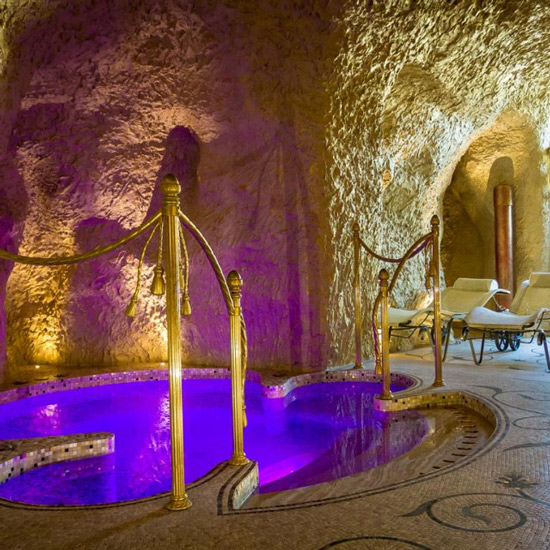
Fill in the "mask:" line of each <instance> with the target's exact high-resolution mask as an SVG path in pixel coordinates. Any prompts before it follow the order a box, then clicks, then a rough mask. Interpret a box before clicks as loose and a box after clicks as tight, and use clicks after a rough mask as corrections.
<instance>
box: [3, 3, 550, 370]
mask: <svg viewBox="0 0 550 550" xmlns="http://www.w3.org/2000/svg"><path fill="white" fill-rule="evenodd" d="M16 4H17V6H16V5H15V4H14V3H8V4H5V5H4V6H2V7H0V26H1V28H2V33H3V34H2V37H1V40H0V50H1V52H2V58H1V60H0V61H1V62H2V71H1V73H0V101H1V103H0V118H1V122H2V127H1V130H0V134H1V137H0V162H1V163H2V167H3V168H4V169H3V170H2V172H1V174H0V189H2V190H3V193H5V195H2V196H1V197H0V199H1V202H2V211H1V214H2V219H1V223H2V227H4V226H5V227H7V228H9V232H8V233H7V235H9V236H8V237H7V238H8V240H9V243H8V244H9V245H10V246H12V247H13V248H14V249H18V250H19V251H20V252H21V253H25V254H30V255H38V254H40V255H52V254H71V253H75V252H79V251H85V250H89V249H91V248H93V247H94V246H96V245H98V244H100V243H105V242H106V241H112V240H115V239H116V238H118V237H120V236H121V235H123V234H124V233H125V232H126V231H128V230H130V229H131V228H134V227H136V226H137V225H139V224H140V223H141V222H142V220H143V219H144V218H145V217H146V216H147V215H148V213H150V212H151V211H152V210H154V208H155V206H157V205H158V204H159V194H158V184H159V182H160V180H161V178H162V176H163V175H164V174H165V173H166V172H168V171H170V172H174V173H176V175H177V176H178V177H179V178H180V180H181V183H182V186H183V192H182V201H183V209H184V210H185V212H186V213H188V215H189V216H190V217H191V218H192V219H193V220H194V221H195V222H196V224H197V225H198V226H199V227H200V229H201V230H202V231H203V233H204V234H205V236H206V237H207V238H208V240H209V241H210V243H211V245H212V247H213V248H214V250H215V251H216V252H217V254H218V256H219V259H220V263H221V264H222V266H223V268H224V269H225V271H226V272H228V271H229V270H230V269H238V270H240V271H241V273H242V276H243V278H244V281H245V286H244V292H245V295H244V299H243V303H244V308H245V315H246V318H247V324H248V327H249V343H250V362H251V365H252V366H253V367H255V368H260V369H261V368H266V367H271V368H278V369H284V370H292V369H303V368H310V369H321V368H324V367H325V366H326V365H327V364H335V363H343V362H347V361H349V360H351V358H352V342H353V330H352V326H351V320H352V317H353V309H352V294H351V280H352V279H351V275H352V274H351V267H352V250H351V247H350V236H351V227H352V224H353V222H354V221H355V220H358V221H359V222H360V225H361V229H362V232H363V235H364V238H365V240H366V241H368V243H369V244H370V245H372V246H374V247H375V248H377V250H379V251H380V252H381V253H384V254H388V255H399V254H401V253H402V252H403V251H404V250H405V248H406V247H407V246H408V245H409V244H410V243H411V242H412V241H413V240H414V239H415V238H417V237H418V236H419V235H421V234H422V233H424V232H426V231H428V229H429V220H430V217H431V216H432V214H433V213H436V212H440V213H441V211H442V209H441V205H442V202H443V200H442V197H443V194H444V192H445V189H446V187H447V186H448V185H449V184H450V182H451V178H452V175H453V172H454V169H455V167H456V166H457V163H458V162H459V160H460V158H461V157H462V155H463V154H464V153H465V152H466V151H467V150H468V148H469V146H470V145H471V144H472V143H474V141H475V140H476V139H477V138H478V137H479V136H481V135H482V134H483V133H484V132H485V131H486V130H487V129H489V128H492V127H493V126H494V125H495V121H497V119H498V117H499V116H500V115H501V114H502V113H504V112H507V111H509V110H514V111H515V112H517V113H520V114H521V116H524V117H526V119H528V121H529V126H530V128H531V134H530V136H531V137H530V139H529V142H528V143H527V142H525V147H524V148H525V151H526V153H525V154H526V155H527V156H526V157H525V162H526V163H527V164H529V163H531V162H532V161H533V162H538V159H539V158H540V157H539V155H540V151H541V150H544V149H546V148H547V147H548V145H550V123H549V120H548V112H550V111H549V110H548V92H547V89H546V82H547V75H546V72H545V69H544V67H542V66H541V63H540V56H541V55H543V54H544V53H545V48H544V47H545V44H546V43H547V40H548V34H549V32H550V30H549V29H550V10H549V8H547V7H546V6H545V5H544V3H542V2H537V1H527V0H523V1H520V2H516V3H514V4H513V6H511V5H510V3H508V2H505V1H504V0H502V1H497V0H495V1H493V2H484V3H482V4H480V3H472V2H467V1H462V2H461V1H458V2H454V3H453V4H452V5H449V6H445V7H440V6H438V5H436V4H435V3H433V2H427V1H426V2H424V1H412V0H396V1H387V2H380V1H377V0H375V1H369V2H363V1H361V2H359V1H352V0H347V1H345V2H332V1H329V0H324V1H322V0H319V1H311V2H292V1H290V0H287V1H283V2H281V1H276V0H271V1H270V0H262V1H260V2H248V1H245V0H225V1H224V2H215V1H213V0H212V1H199V2H191V1H176V0H164V1H162V2H157V1H153V0H141V1H138V0H113V1H110V2H107V1H106V0H95V1H93V2H89V3H82V2H76V1H70V0H21V1H19V2H17V3H16ZM518 116H520V115H518ZM495 154H496V153H495ZM537 166H538V165H537ZM525 170H532V173H533V174H534V173H535V172H536V170H538V168H536V169H535V168H527V167H526V168H525ZM459 172H460V171H459ZM459 172H457V176H456V178H459V175H458V174H459ZM456 178H455V179H456ZM539 185H541V186H542V182H541V181H539ZM451 194H452V193H451ZM448 196H451V195H448ZM4 197H5V198H4ZM542 202H543V204H544V205H545V206H544V208H546V209H548V204H547V199H546V198H544V199H543V201H542ZM151 205H153V206H151ZM464 208H466V206H464ZM449 223H450V222H449ZM537 223H539V222H537ZM540 223H546V222H545V218H544V217H541V218H540ZM541 229H542V228H541ZM548 249H549V246H548V243H546V242H544V243H542V244H541V253H543V254H546V256H548ZM189 251H190V255H191V260H192V263H191V274H190V293H191V300H192V306H193V315H192V316H191V317H190V318H189V319H185V320H184V321H183V323H182V328H183V331H184V346H185V347H184V357H185V360H186V361H187V362H190V363H201V364H226V363H227V362H228V327H227V319H226V314H225V312H224V308H223V303H222V301H221V298H220V296H219V292H218V290H217V288H216V282H215V279H214V277H213V275H212V273H211V271H210V270H209V268H208V266H207V264H206V261H205V258H204V257H202V256H201V255H200V253H199V250H198V248H197V246H196V245H195V244H194V243H193V242H192V241H191V240H190V241H189ZM139 253H140V245H139V243H137V244H134V245H132V246H131V247H130V249H128V250H126V251H124V252H117V253H113V254H112V255H111V256H110V257H108V258H107V259H105V260H97V261H93V262H91V263H90V264H87V265H86V266H83V267H82V268H78V269H75V268H73V267H71V268H56V269H55V270H51V269H43V268H32V269H29V268H24V267H21V266H16V267H15V268H13V271H10V270H11V266H7V265H6V264H5V263H3V264H2V266H0V267H1V269H2V270H3V271H2V276H1V277H0V283H4V284H0V287H1V288H0V292H5V311H6V315H7V331H6V342H7V344H4V343H3V344H2V345H3V346H4V347H1V346H0V354H1V353H2V350H3V349H4V350H5V349H6V345H7V357H8V365H9V366H10V367H11V368H13V369H14V372H16V367H17V365H19V364H23V363H33V362H53V363H59V364H72V365H90V364H103V365H105V364H113V363H125V362H135V361H158V360H160V359H163V358H164V356H165V355H164V354H165V352H164V342H165V338H166V335H165V328H164V325H163V303H162V299H159V298H157V297H152V296H150V295H149V293H148V289H147V286H148V283H144V288H143V289H142V296H141V299H140V303H139V306H138V314H137V315H136V317H135V318H134V319H131V320H130V319H128V318H126V317H125V316H124V310H125V307H126V305H127V303H128V301H129V299H130V296H131V293H132V292H133V288H134V284H135V275H136V268H137V257H138V256H139ZM518 262H520V264H521V265H522V266H525V267H522V269H530V267H528V266H531V265H533V259H524V258H519V259H518ZM522 262H523V263H522ZM153 264H154V257H153V256H151V257H148V258H147V261H146V266H145V269H144V281H150V279H151V274H152V268H153ZM380 267H381V266H380V265H379V264H378V263H377V262H373V261H370V260H365V263H364V280H365V288H366V292H365V295H366V297H367V296H370V297H372V295H373V292H374V288H375V279H376V273H377V272H378V269H379V268H380ZM6 281H7V283H6ZM423 286H424V285H423V266H422V262H421V261H420V260H418V261H416V263H415V264H413V266H412V267H411V268H410V269H408V270H407V271H406V272H405V274H404V276H403V278H402V279H401V281H400V282H399V284H398V285H397V287H396V293H395V299H396V300H397V302H398V303H401V304H402V305H405V304H407V305H410V304H412V303H414V302H417V301H419V300H422V299H424V297H425V296H424V294H425V292H424V291H423ZM365 322H367V313H365ZM0 329H2V319H1V318H0ZM369 346H370V344H369V342H368V336H365V349H366V352H367V353H369V350H370V347H369Z"/></svg>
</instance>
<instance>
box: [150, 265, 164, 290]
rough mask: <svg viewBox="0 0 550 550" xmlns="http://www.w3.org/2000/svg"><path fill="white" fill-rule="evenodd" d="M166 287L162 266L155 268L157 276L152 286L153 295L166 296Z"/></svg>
mask: <svg viewBox="0 0 550 550" xmlns="http://www.w3.org/2000/svg"><path fill="white" fill-rule="evenodd" d="M165 287H166V285H165V284H164V269H163V268H162V266H160V265H157V266H155V275H154V277H153V283H152V284H151V293H152V294H155V295H157V296H160V295H162V294H164V290H165Z"/></svg>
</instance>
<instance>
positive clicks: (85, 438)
mask: <svg viewBox="0 0 550 550" xmlns="http://www.w3.org/2000/svg"><path fill="white" fill-rule="evenodd" d="M1 443H2V444H3V445H4V446H5V447H6V448H5V449H3V448H2V447H0V484H1V483H4V482H6V481H8V480H10V479H13V478H14V477H17V476H20V475H22V474H24V473H25V472H27V471H29V470H33V469H35V468H40V467H42V466H47V465H49V464H54V463H56V462H64V461H67V460H78V459H82V458H92V457H96V456H104V455H108V454H111V453H113V452H114V450H115V435H114V434H113V433H109V432H95V433H80V434H70V435H55V436H49V437H29V438H24V439H3V440H1Z"/></svg>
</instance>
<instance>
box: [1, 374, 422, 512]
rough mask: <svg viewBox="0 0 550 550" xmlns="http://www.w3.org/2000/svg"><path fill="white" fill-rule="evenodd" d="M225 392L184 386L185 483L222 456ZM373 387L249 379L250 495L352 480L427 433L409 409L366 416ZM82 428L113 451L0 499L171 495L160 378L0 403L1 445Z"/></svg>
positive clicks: (57, 469)
mask: <svg viewBox="0 0 550 550" xmlns="http://www.w3.org/2000/svg"><path fill="white" fill-rule="evenodd" d="M230 385H231V382H230V380H228V379H219V378H216V379H188V380H184V382H183V402H184V436H185V447H184V448H185V475H186V482H188V483H189V482H191V481H194V480H197V479H198V478H200V477H201V476H203V475H204V474H206V473H207V472H208V471H209V470H211V469H212V468H213V467H214V466H216V465H217V464H219V463H220V462H222V461H223V460H226V459H228V458H230V457H231V452H232V439H231V438H232V432H231V428H232V424H231V388H230ZM380 389H381V388H380V384H377V383H372V382H331V383H321V384H311V385H307V386H301V387H298V388H295V389H294V390H292V391H291V392H290V393H289V394H288V395H287V396H286V397H281V398H276V399H273V398H266V397H263V396H262V391H261V385H260V384H258V383H254V382H247V387H246V405H247V416H248V427H247V428H246V429H245V452H246V453H247V455H248V456H249V457H250V458H252V459H254V460H256V461H257V462H258V465H259V472H260V474H259V475H260V491H262V492H264V491H278V490H286V489H292V488H296V487H301V486H307V485H312V484H315V483H321V482H325V481H330V480H333V479H337V478H340V477H344V476H348V475H352V474H356V473H359V472H361V471H364V470H367V469H370V468H374V467H376V466H377V465H380V464H383V463H386V462H388V461H390V460H392V459H394V458H396V457H397V456H400V455H402V454H403V453H406V452H407V451H409V450H410V449H412V448H413V447H414V446H415V445H416V444H417V443H419V442H420V441H421V439H422V438H423V437H424V435H425V434H426V433H427V423H426V420H425V418H424V417H423V416H422V415H421V414H420V413H418V412H416V411H404V412H400V413H399V414H398V415H388V414H387V413H386V414H384V415H377V414H376V413H373V410H372V400H373V396H374V395H377V394H379V393H380ZM400 389H403V388H402V387H399V386H392V390H393V391H398V390H400ZM83 432H112V433H114V434H115V452H114V453H113V454H111V455H106V456H100V457H94V458H87V459H82V460H74V461H71V462H61V463H56V464H51V465H48V466H44V467H41V468H37V469H35V470H32V471H29V472H27V473H25V474H23V475H21V476H19V477H15V478H13V479H11V480H10V481H7V482H5V483H4V484H2V485H0V497H1V498H5V499H9V500H14V501H18V502H24V503H28V504H37V505H51V506H59V505H67V506H74V505H90V504H105V503H112V502H120V501H125V500H131V499H137V498H143V497H147V496H151V495H155V494H158V493H163V492H167V491H169V490H170V487H171V482H170V434H169V402H168V382H167V381H164V380H161V381H148V382H136V383H125V384H112V385H104V386H92V387H86V388H80V389H74V390H70V391H64V392H54V393H48V394H45V395H39V396H34V397H28V398H26V399H22V400H18V401H12V402H9V403H6V404H3V405H0V439H17V438H26V437H44V436H50V435H64V434H73V433H83Z"/></svg>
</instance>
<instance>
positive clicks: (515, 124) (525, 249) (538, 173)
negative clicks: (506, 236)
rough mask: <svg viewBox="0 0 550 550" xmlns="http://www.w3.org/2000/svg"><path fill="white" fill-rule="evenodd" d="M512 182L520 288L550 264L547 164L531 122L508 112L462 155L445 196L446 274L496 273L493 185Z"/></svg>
mask: <svg viewBox="0 0 550 550" xmlns="http://www.w3.org/2000/svg"><path fill="white" fill-rule="evenodd" d="M499 184H505V185H509V186H511V187H512V198H513V203H514V205H513V232H514V246H513V251H514V274H515V281H516V285H515V286H516V287H517V286H518V285H519V284H521V282H522V281H523V280H525V279H528V278H529V274H530V273H531V272H533V271H538V270H543V269H547V268H548V250H549V246H548V245H549V243H548V239H549V237H550V235H549V233H548V228H549V227H550V218H549V216H548V206H547V201H548V199H547V195H548V184H547V181H546V164H545V162H544V158H543V154H542V151H540V150H539V148H538V144H537V137H536V135H535V133H534V132H533V128H532V126H531V124H530V121H529V120H528V119H527V118H526V117H525V116H521V115H519V114H518V113H515V112H508V113H504V114H503V115H502V116H501V117H499V119H498V120H497V121H496V122H495V124H494V125H492V126H491V127H490V128H488V129H487V130H485V131H484V132H483V133H481V135H480V136H479V137H477V138H476V139H475V141H473V143H472V144H471V145H470V147H469V148H468V151H467V152H466V153H465V155H464V156H463V157H462V158H461V160H460V162H459V163H458V165H457V167H456V170H455V172H454V174H453V178H452V182H451V184H450V185H449V187H448V188H447V191H446V192H445V196H444V200H443V219H444V225H445V233H444V236H443V240H442V261H443V267H444V272H445V279H446V283H447V284H448V285H452V284H453V283H454V281H455V280H456V279H457V278H458V277H480V278H496V268H495V230H494V223H495V221H494V220H495V217H494V206H493V189H494V187H495V185H499Z"/></svg>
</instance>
